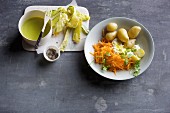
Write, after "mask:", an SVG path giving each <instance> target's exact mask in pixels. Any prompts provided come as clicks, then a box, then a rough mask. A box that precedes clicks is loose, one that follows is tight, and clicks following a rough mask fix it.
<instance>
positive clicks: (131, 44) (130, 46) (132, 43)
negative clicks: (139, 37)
mask: <svg viewBox="0 0 170 113" xmlns="http://www.w3.org/2000/svg"><path fill="white" fill-rule="evenodd" d="M135 42H136V39H129V41H127V42H126V43H125V47H127V48H132V47H133V46H134V45H135Z"/></svg>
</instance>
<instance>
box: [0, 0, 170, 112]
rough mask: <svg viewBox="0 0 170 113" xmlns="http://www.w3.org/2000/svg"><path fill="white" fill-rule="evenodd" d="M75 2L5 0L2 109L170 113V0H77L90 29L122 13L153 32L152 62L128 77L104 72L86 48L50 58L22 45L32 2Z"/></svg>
mask: <svg viewBox="0 0 170 113" xmlns="http://www.w3.org/2000/svg"><path fill="white" fill-rule="evenodd" d="M70 2H71V0H0V113H170V59H169V58H170V44H169V43H170V30H169V28H170V1H169V0H128V1H126V0H77V2H78V5H80V6H84V7H86V8H87V9H88V10H89V12H90V15H91V20H90V29H91V28H92V27H93V26H94V25H95V24H97V23H98V22H100V21H102V20H104V19H107V18H109V17H119V16H120V17H129V18H132V19H136V20H137V21H139V22H140V23H142V24H143V25H144V26H145V27H146V28H148V30H149V31H150V32H151V34H152V36H153V39H154V42H155V56H154V59H153V62H152V64H151V65H150V67H149V68H148V69H147V70H146V71H145V72H144V73H143V74H142V75H141V76H139V77H137V78H135V79H131V80H127V81H111V80H108V79H105V78H103V77H101V76H99V75H98V74H96V73H95V72H94V71H93V70H92V69H91V68H90V67H89V66H88V64H87V62H86V60H85V57H84V53H83V52H65V53H63V54H62V55H61V58H60V59H59V60H58V61H57V62H55V63H48V62H46V61H45V60H44V59H43V57H42V56H41V55H39V56H37V55H36V54H35V53H33V52H26V51H24V50H23V49H22V46H21V36H20V35H19V33H18V29H17V24H18V20H19V18H20V17H21V15H22V14H23V11H24V9H25V8H26V7H27V6H30V5H67V4H68V3H70Z"/></svg>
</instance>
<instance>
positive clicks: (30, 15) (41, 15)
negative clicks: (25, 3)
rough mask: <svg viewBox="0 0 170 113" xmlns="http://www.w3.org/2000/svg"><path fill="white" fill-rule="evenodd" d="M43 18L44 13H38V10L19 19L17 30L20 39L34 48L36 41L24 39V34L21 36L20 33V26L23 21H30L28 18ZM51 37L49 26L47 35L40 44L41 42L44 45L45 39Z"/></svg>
mask: <svg viewBox="0 0 170 113" xmlns="http://www.w3.org/2000/svg"><path fill="white" fill-rule="evenodd" d="M44 16H45V12H43V11H39V10H34V11H30V12H27V13H25V14H24V15H23V16H22V17H21V18H20V20H19V23H18V29H19V32H20V33H21V35H22V37H23V40H24V41H25V42H26V43H28V44H30V45H33V46H34V45H35V44H36V41H37V40H31V39H29V38H27V37H25V36H24V34H23V33H22V31H21V27H22V25H23V24H24V22H25V21H27V20H28V19H30V18H34V17H39V18H44ZM50 26H51V21H50ZM51 35H52V26H51V28H50V31H49V32H48V34H47V35H46V36H45V37H44V38H42V39H41V42H42V43H45V42H46V39H47V38H48V37H51Z"/></svg>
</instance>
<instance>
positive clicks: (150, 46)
mask: <svg viewBox="0 0 170 113" xmlns="http://www.w3.org/2000/svg"><path fill="white" fill-rule="evenodd" d="M110 22H115V23H117V24H118V29H119V28H125V29H127V30H128V29H130V28H131V27H133V26H140V27H141V32H140V34H139V36H138V37H137V41H136V43H137V44H139V45H140V47H141V48H143V49H144V51H145V56H144V57H143V58H142V60H141V63H140V69H141V70H140V74H141V73H143V72H144V71H145V70H146V69H147V68H148V67H149V65H150V64H151V61H152V59H153V56H154V50H155V49H154V42H153V39H152V36H151V34H150V33H149V31H148V30H147V29H146V28H145V27H144V26H143V25H142V24H140V23H139V22H137V21H135V20H132V19H129V18H125V17H114V18H109V19H106V20H104V21H102V22H100V23H98V24H97V25H95V26H94V27H93V28H92V30H91V31H90V33H89V34H88V36H87V38H86V41H85V46H84V53H85V57H86V60H87V62H88V64H89V65H90V67H91V68H92V69H93V70H94V71H95V72H96V73H98V74H99V75H101V76H103V77H106V78H109V79H112V80H127V79H131V78H134V76H133V75H132V73H131V72H130V71H117V72H116V75H115V74H114V73H113V72H108V71H103V70H101V65H99V64H96V63H94V62H93V61H94V57H93V56H92V55H91V54H90V52H92V53H93V52H94V49H93V47H92V46H93V45H94V44H96V43H98V41H99V40H101V38H102V30H103V28H105V27H106V25H107V24H108V23H110Z"/></svg>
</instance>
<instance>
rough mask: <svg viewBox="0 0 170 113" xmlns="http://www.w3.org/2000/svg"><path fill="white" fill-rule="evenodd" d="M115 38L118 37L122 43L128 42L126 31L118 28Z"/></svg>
mask: <svg viewBox="0 0 170 113" xmlns="http://www.w3.org/2000/svg"><path fill="white" fill-rule="evenodd" d="M117 36H118V38H119V40H120V41H122V42H127V41H128V40H129V36H128V34H127V31H126V29H124V28H120V29H119V30H118V33H117Z"/></svg>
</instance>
